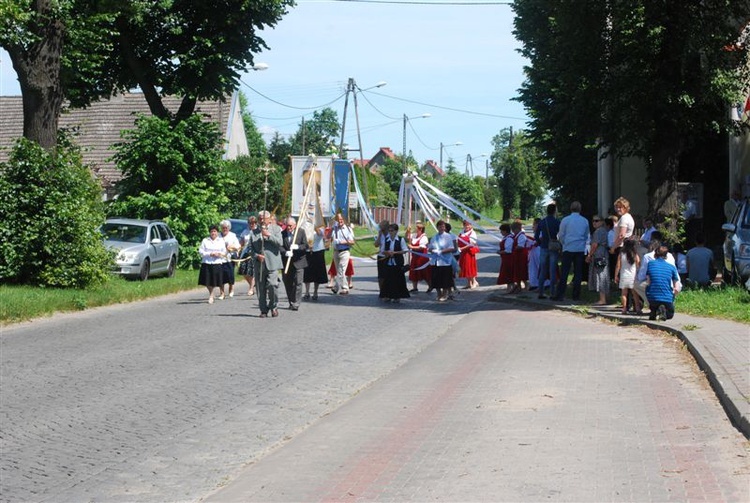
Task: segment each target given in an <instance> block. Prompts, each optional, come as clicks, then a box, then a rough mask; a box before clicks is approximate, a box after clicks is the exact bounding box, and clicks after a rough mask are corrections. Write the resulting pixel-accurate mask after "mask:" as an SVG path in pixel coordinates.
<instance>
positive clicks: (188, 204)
mask: <svg viewBox="0 0 750 503" xmlns="http://www.w3.org/2000/svg"><path fill="white" fill-rule="evenodd" d="M228 202H229V200H228V199H227V197H226V196H225V195H224V193H223V192H222V191H221V190H217V189H216V188H214V187H211V186H209V185H207V184H205V183H203V182H192V183H188V182H185V181H182V180H181V181H180V182H179V183H177V184H176V185H175V186H173V187H172V188H171V189H169V190H167V191H164V192H162V191H157V192H156V193H155V194H149V193H146V192H144V193H141V194H139V195H134V196H125V197H119V198H118V199H116V200H115V201H112V202H111V203H110V205H109V207H108V208H107V213H108V214H109V215H110V216H121V217H128V218H145V219H149V220H164V221H165V222H167V224H168V225H169V227H170V228H171V229H172V231H173V232H174V233H175V236H176V237H177V241H178V242H179V243H180V263H179V266H180V267H193V266H196V265H198V264H199V263H200V255H198V247H199V246H200V243H201V241H202V240H203V238H204V237H206V236H207V235H208V228H209V226H211V225H218V223H219V221H220V220H221V219H222V218H223V214H222V212H221V208H223V207H226V206H227V204H228Z"/></svg>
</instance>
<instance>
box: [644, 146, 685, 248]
mask: <svg viewBox="0 0 750 503" xmlns="http://www.w3.org/2000/svg"><path fill="white" fill-rule="evenodd" d="M681 153H682V143H681V141H680V139H679V137H678V136H677V135H663V136H662V138H660V139H659V140H657V142H656V147H655V148H654V151H653V153H652V156H651V164H650V166H649V170H648V207H649V213H650V214H651V215H653V216H654V218H655V219H656V222H657V223H658V224H659V225H661V226H662V227H663V228H664V229H665V230H666V232H667V234H668V236H665V238H671V240H674V239H675V236H676V232H677V227H678V222H679V221H680V217H681V209H680V196H679V193H678V191H677V181H678V180H677V177H678V175H679V167H680V161H679V159H680V154H681ZM669 235H671V236H669Z"/></svg>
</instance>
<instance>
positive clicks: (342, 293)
mask: <svg viewBox="0 0 750 503" xmlns="http://www.w3.org/2000/svg"><path fill="white" fill-rule="evenodd" d="M338 293H339V295H349V290H341V291H340V292H338Z"/></svg>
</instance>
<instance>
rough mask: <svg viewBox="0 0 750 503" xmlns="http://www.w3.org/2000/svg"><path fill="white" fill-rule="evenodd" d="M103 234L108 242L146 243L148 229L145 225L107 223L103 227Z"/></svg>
mask: <svg viewBox="0 0 750 503" xmlns="http://www.w3.org/2000/svg"><path fill="white" fill-rule="evenodd" d="M101 230H102V234H103V235H104V239H105V240H107V241H120V242H123V243H145V242H146V227H145V226H143V225H132V224H115V223H106V224H104V225H103V226H102V229H101Z"/></svg>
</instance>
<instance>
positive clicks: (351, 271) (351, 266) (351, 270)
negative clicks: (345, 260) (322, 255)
mask: <svg viewBox="0 0 750 503" xmlns="http://www.w3.org/2000/svg"><path fill="white" fill-rule="evenodd" d="M328 275H329V276H336V262H331V267H329V268H328ZM344 276H354V261H353V260H352V258H351V257H349V264H347V266H346V274H344Z"/></svg>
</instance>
